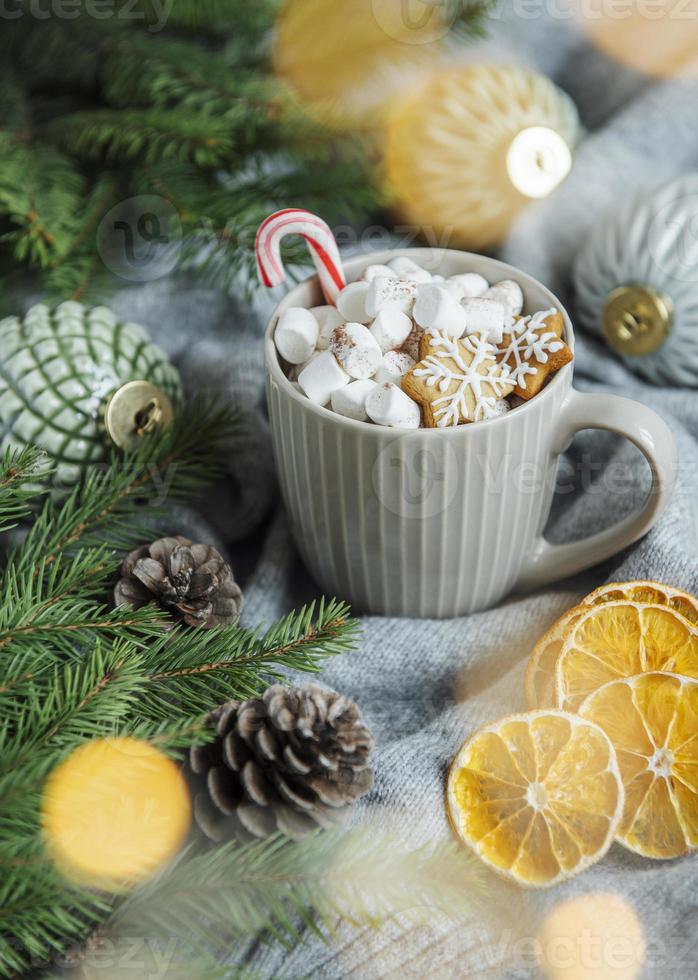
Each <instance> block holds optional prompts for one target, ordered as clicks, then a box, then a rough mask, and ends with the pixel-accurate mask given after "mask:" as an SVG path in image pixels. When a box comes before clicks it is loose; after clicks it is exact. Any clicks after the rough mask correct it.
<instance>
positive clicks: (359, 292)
mask: <svg viewBox="0 0 698 980" xmlns="http://www.w3.org/2000/svg"><path fill="white" fill-rule="evenodd" d="M368 289H369V284H368V283H367V282H350V283H349V285H348V286H345V287H344V289H343V290H342V291H341V293H340V294H339V296H338V297H337V309H338V310H339V312H340V314H341V317H342V319H343V320H344V321H345V323H348V322H351V323H368V321H369V320H370V319H371V318H372V315H371V316H369V315H368V314H367V312H366V297H367V295H368Z"/></svg>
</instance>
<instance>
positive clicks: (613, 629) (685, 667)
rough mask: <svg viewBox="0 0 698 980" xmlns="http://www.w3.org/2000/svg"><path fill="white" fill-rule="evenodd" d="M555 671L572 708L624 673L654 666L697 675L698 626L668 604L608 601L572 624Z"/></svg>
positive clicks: (563, 700) (560, 693)
mask: <svg viewBox="0 0 698 980" xmlns="http://www.w3.org/2000/svg"><path fill="white" fill-rule="evenodd" d="M555 670H556V682H557V699H558V704H559V706H560V707H561V708H564V709H565V710H568V711H576V710H577V709H578V708H579V705H580V704H581V703H582V701H583V700H584V698H585V697H586V696H587V695H588V694H591V692H592V691H596V690H598V688H600V687H602V686H603V685H604V684H606V683H608V682H609V681H613V680H618V679H619V678H621V677H632V676H633V675H634V674H643V673H647V672H648V671H653V670H668V671H672V672H674V673H677V674H683V675H684V676H687V677H698V627H697V626H695V625H694V624H693V623H689V621H688V620H687V619H684V617H683V616H681V615H679V613H677V612H674V610H673V609H670V608H668V607H667V606H657V605H645V604H644V603H639V602H605V603H603V604H602V605H599V606H592V607H591V609H589V611H588V612H586V613H584V615H583V616H581V617H580V618H579V619H577V620H576V621H575V622H574V623H573V624H572V626H571V628H570V630H569V632H568V634H567V637H566V639H565V641H564V644H563V647H562V650H561V652H560V655H559V657H558V660H557V665H556V668H555Z"/></svg>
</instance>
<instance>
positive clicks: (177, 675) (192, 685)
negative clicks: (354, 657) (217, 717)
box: [136, 600, 358, 721]
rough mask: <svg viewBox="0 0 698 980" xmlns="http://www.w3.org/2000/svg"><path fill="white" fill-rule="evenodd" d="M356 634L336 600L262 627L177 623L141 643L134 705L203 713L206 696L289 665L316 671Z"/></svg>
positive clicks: (270, 678) (149, 714) (241, 691)
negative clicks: (202, 627) (210, 629)
mask: <svg viewBox="0 0 698 980" xmlns="http://www.w3.org/2000/svg"><path fill="white" fill-rule="evenodd" d="M357 634H358V622H357V621H356V620H354V619H352V618H351V617H350V615H349V608H348V606H346V605H345V604H344V603H341V602H337V601H336V600H330V601H324V600H323V601H321V602H320V603H319V605H317V606H316V604H315V603H312V604H311V605H309V606H305V607H303V608H302V609H301V610H300V611H298V612H293V613H290V614H289V615H288V616H286V617H285V618H284V619H282V620H281V621H280V622H279V623H277V624H276V625H274V626H273V627H272V628H271V629H269V630H268V631H267V632H266V633H262V632H261V631H260V630H248V629H242V628H240V627H239V626H232V627H228V628H226V629H222V630H219V631H216V632H215V633H213V634H211V633H204V632H203V631H198V632H196V633H193V634H192V633H191V632H188V631H182V630H178V631H176V633H175V634H174V635H173V634H170V635H169V636H166V637H162V638H161V639H160V640H159V641H156V642H154V643H149V644H148V647H147V650H145V651H144V654H143V657H144V669H145V670H146V671H147V672H148V673H147V681H148V683H147V686H146V688H145V689H144V690H143V692H142V695H141V698H140V701H139V705H138V706H137V708H136V712H137V713H138V714H140V715H141V716H142V717H144V718H146V719H148V720H153V721H157V720H162V721H166V720H167V719H168V718H170V719H173V718H174V719H177V718H180V717H182V718H184V717H192V716H197V715H204V714H206V713H207V712H208V711H209V710H210V709H211V705H212V703H213V704H222V703H224V702H225V701H230V700H243V699H245V698H249V697H255V696H257V695H259V694H260V693H261V692H262V691H263V690H264V688H265V687H266V686H267V685H268V684H270V683H273V682H274V681H278V680H283V677H284V673H285V672H286V671H288V670H299V671H305V672H306V673H315V672H317V671H318V670H320V668H321V666H322V664H323V662H324V660H326V659H327V657H330V656H336V655H337V654H340V653H346V652H349V651H350V650H352V649H354V648H355V647H356V644H357V639H358V636H357ZM175 637H176V643H175ZM165 662H167V667H166V668H163V666H162V665H163V663H165Z"/></svg>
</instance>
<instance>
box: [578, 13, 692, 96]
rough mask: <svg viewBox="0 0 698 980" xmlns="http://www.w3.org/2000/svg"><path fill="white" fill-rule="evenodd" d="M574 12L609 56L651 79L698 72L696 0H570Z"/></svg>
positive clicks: (586, 30)
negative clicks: (573, 6) (572, 3)
mask: <svg viewBox="0 0 698 980" xmlns="http://www.w3.org/2000/svg"><path fill="white" fill-rule="evenodd" d="M576 12H577V20H578V22H579V24H580V26H581V27H582V29H583V30H584V31H585V32H586V34H587V36H588V37H589V38H590V40H591V41H592V43H593V44H594V45H595V46H596V47H598V48H599V49H600V50H601V51H603V52H604V53H605V54H607V55H608V56H609V57H611V58H613V59H614V61H619V62H620V63H621V64H624V65H626V66H628V67H631V68H635V69H636V70H637V71H640V72H642V73H643V74H645V75H650V76H653V77H655V78H685V77H689V76H691V77H695V76H696V75H698V45H697V44H696V26H697V25H698V0H685V2H682V3H677V2H676V0H576Z"/></svg>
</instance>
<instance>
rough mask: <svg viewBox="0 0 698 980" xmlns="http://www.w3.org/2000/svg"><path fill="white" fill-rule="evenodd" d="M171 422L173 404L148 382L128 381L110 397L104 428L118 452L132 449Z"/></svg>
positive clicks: (162, 392)
mask: <svg viewBox="0 0 698 980" xmlns="http://www.w3.org/2000/svg"><path fill="white" fill-rule="evenodd" d="M173 419H174V408H173V407H172V402H171V401H170V399H169V398H168V396H167V395H166V394H165V392H164V391H163V390H162V389H161V388H158V386H157V385H154V384H151V382H149V381H128V382H127V383H126V384H124V385H121V386H120V387H119V388H117V389H116V390H115V391H114V392H113V393H112V394H111V395H110V397H109V399H108V401H107V403H106V406H105V409H104V428H105V430H106V433H107V435H108V437H109V438H110V439H111V441H112V442H113V443H114V445H115V446H116V447H117V448H118V449H125V450H130V449H135V448H137V446H138V444H139V442H140V441H141V440H142V439H143V436H146V435H150V434H152V433H155V432H157V431H158V430H159V429H164V428H167V426H169V425H171V424H172V420H173Z"/></svg>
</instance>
